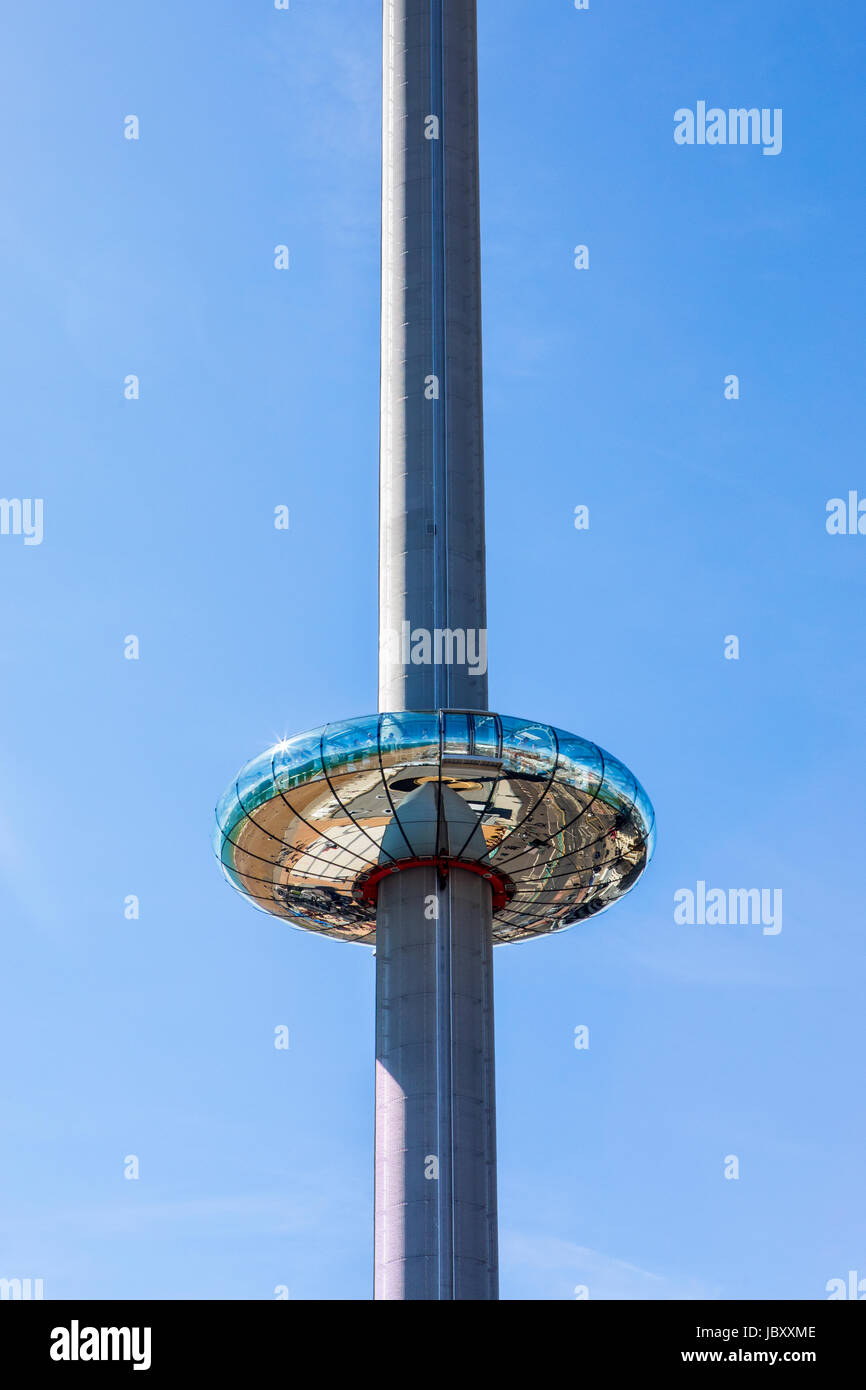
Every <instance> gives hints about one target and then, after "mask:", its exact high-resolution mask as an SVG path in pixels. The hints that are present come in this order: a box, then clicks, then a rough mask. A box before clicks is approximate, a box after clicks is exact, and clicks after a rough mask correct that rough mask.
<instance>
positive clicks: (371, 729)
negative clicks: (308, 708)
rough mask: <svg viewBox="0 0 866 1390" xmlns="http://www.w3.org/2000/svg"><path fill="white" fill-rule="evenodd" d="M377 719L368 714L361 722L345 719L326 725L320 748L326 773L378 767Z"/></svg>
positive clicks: (375, 716) (376, 716) (373, 715)
mask: <svg viewBox="0 0 866 1390" xmlns="http://www.w3.org/2000/svg"><path fill="white" fill-rule="evenodd" d="M378 725H379V718H378V715H375V714H371V715H369V716H367V717H366V718H364V719H344V720H341V721H340V722H339V723H338V724H328V725H327V726H326V728H325V736H324V741H323V745H322V753H323V759H324V764H325V767H326V768H327V770H328V772H329V773H332V772H334V773H340V772H346V771H347V770H348V769H349V768H369V767H374V768H377V767H378V766H379V732H378Z"/></svg>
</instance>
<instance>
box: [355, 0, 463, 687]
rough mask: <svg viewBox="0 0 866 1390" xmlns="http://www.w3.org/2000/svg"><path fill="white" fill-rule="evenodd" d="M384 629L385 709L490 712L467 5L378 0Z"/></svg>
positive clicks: (456, 0) (454, 0) (453, 0)
mask: <svg viewBox="0 0 866 1390" xmlns="http://www.w3.org/2000/svg"><path fill="white" fill-rule="evenodd" d="M437 631H439V632H444V633H452V634H456V637H455V639H454V641H449V639H447V638H446V639H445V648H446V651H447V653H448V655H450V656H452V657H456V658H457V659H455V660H451V661H448V660H445V661H440V662H436V661H435V660H434V661H429V662H423V661H422V662H413V661H412V660H411V659H410V660H409V661H408V662H407V661H406V655H407V651H409V650H411V645H412V639H411V634H412V633H414V632H426V633H429V634H431V640H432V635H433V634H435V633H436V632H437ZM379 632H380V644H381V645H380V662H379V708H380V709H383V710H400V709H448V708H451V709H486V708H487V676H486V641H487V599H486V584H485V548H484V432H483V423H482V377H481V239H480V227H479V200H478V64H477V36H476V17H475V0H384V104H383V158H382V400H381V447H380V495H379ZM461 643H463V644H475V646H474V648H473V650H475V651H477V649H478V644H479V643H483V646H484V654H485V661H484V662H483V663H481V662H479V661H477V660H476V661H474V662H473V660H472V659H471V658H472V651H469V650H466V653H465V657H466V659H464V660H462V661H461V660H460V659H459V657H460V655H461V647H460V644H461ZM481 664H483V665H484V671H483V672H480V671H479V672H478V673H477V674H473V671H477V670H478V667H479V666H480V665H481Z"/></svg>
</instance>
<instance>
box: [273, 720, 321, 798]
mask: <svg viewBox="0 0 866 1390" xmlns="http://www.w3.org/2000/svg"><path fill="white" fill-rule="evenodd" d="M321 741H322V730H321V729H311V730H310V732H309V733H306V734H296V735H295V737H294V738H290V739H287V740H286V742H285V743H281V744H278V746H277V747H276V748H275V749H272V750H271V753H272V756H273V765H274V780H275V782H276V785H277V789H278V790H279V791H281V792H288V791H291V789H292V787H297V786H299V785H300V784H301V783H302V782H309V781H312V780H314V779H315V778H316V777H321V776H322V759H321V755H320V748H321Z"/></svg>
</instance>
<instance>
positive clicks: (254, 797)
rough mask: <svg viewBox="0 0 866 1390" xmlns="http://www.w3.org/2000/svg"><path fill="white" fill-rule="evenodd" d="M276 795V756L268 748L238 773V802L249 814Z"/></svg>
mask: <svg viewBox="0 0 866 1390" xmlns="http://www.w3.org/2000/svg"><path fill="white" fill-rule="evenodd" d="M273 795H274V754H273V749H271V748H268V749H267V750H266V751H265V752H264V753H260V754H259V756H258V757H257V758H253V761H252V762H251V763H247V765H246V767H243V768H241V770H240V772H239V773H238V800H239V801H240V803H241V805H242V806H243V808H244V810H245V811H246V812H247V813H248V814H249V813H251V812H253V811H255V810H256V808H257V807H259V806H261V805H262V803H263V802H265V801H270V800H271V798H272V797H273Z"/></svg>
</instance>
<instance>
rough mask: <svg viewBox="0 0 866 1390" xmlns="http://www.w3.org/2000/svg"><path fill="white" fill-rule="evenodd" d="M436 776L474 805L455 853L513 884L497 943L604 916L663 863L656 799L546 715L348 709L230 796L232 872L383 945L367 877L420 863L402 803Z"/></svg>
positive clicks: (225, 828) (227, 841)
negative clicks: (354, 713) (654, 862)
mask: <svg viewBox="0 0 866 1390" xmlns="http://www.w3.org/2000/svg"><path fill="white" fill-rule="evenodd" d="M431 782H432V783H436V784H438V785H441V786H447V787H450V788H451V789H452V790H453V791H455V792H457V793H458V794H459V795H460V796H461V797H462V798H463V799H464V801H465V802H466V804H467V807H468V808H469V809H470V810H471V812H472V821H471V830H470V833H469V834H468V835H467V838H466V845H465V846H464V847H463V849H462V850H461V851H460V853H455V857H456V858H457V859H461V858H463V859H464V860H465V859H467V858H470V857H471V859H472V861H473V863H476V864H478V865H479V866H480V867H481V869H483V870H489V871H490V875H491V877H493V876H495V877H496V879H497V880H498V881H499V883H500V884H507V885H508V893H507V900H506V901H504V902H502V905H500V906H499V907H498V908H497V910H496V911H495V913H494V917H493V939H494V941H495V942H507V941H521V940H525V939H527V938H529V937H534V936H539V935H543V934H545V933H547V932H552V931H560V930H562V929H563V928H564V927H568V926H571V925H572V924H573V923H574V922H579V921H581V920H582V919H583V918H585V917H590V916H592V915H593V914H594V913H597V912H601V911H603V910H604V908H606V907H609V906H610V904H611V903H613V902H615V901H616V899H617V898H621V897H622V895H623V894H624V893H627V892H628V890H629V889H630V888H631V887H632V886H633V884H634V883H635V882H636V881H637V879H638V878H639V877H640V875H641V874H642V872H643V870H644V869H645V868H646V866H647V864H648V863H649V861H650V858H651V857H652V852H653V847H654V842H655V835H654V813H653V808H652V805H651V803H650V800H649V797H648V796H647V794H646V792H645V791H644V789H643V787H642V786H641V785H640V783H639V782H638V781H637V780H636V778H635V777H633V776H632V774H631V773H630V772H629V771H628V769H627V768H626V767H624V766H623V764H622V763H621V762H619V761H618V759H617V758H614V757H613V756H612V755H611V754H610V753H606V752H605V751H604V750H603V749H601V748H599V747H597V746H596V744H594V743H590V742H588V741H587V740H586V739H582V738H579V737H578V736H577V735H576V734H569V733H565V732H564V731H563V730H562V729H554V728H551V727H550V726H548V725H546V724H537V723H535V722H533V721H531V720H526V719H511V718H508V717H507V716H504V715H498V714H486V713H485V714H467V713H465V712H457V711H452V710H440V711H438V712H433V713H418V714H416V713H403V714H379V715H375V714H373V715H369V716H366V717H364V718H361V719H347V720H344V721H343V722H341V723H338V724H326V725H325V727H324V728H322V729H315V730H313V731H312V732H311V733H307V734H298V735H297V736H296V737H295V738H291V739H288V740H286V742H284V743H279V744H277V745H276V746H275V747H274V748H269V749H268V750H267V752H265V753H262V754H261V756H260V757H258V758H255V759H254V760H253V761H252V762H251V763H248V764H247V765H246V767H244V768H242V769H241V771H240V772H239V774H238V776H237V778H236V780H235V781H234V782H232V784H231V786H230V787H229V788H228V790H227V791H226V793H225V795H224V796H223V797H222V799H221V800H220V802H219V804H218V806H217V808H216V822H217V823H216V830H215V835H214V848H215V850H216V854H217V856H218V858H219V859H220V862H221V864H222V867H223V871H224V873H225V875H226V877H227V878H228V880H229V882H230V883H231V884H232V885H233V886H234V887H235V888H237V889H238V891H239V892H241V893H242V894H243V895H244V896H245V897H247V898H249V899H251V900H252V901H253V902H254V903H255V904H256V905H257V906H258V907H260V908H262V909H264V911H266V912H270V913H272V914H273V915H274V916H277V917H283V918H285V919H286V920H287V921H289V922H292V923H293V924H294V925H295V926H298V927H304V928H306V929H307V930H308V931H315V932H320V933H321V934H322V935H324V936H331V937H335V938H337V939H338V940H342V941H362V942H365V943H366V944H367V945H374V944H375V939H376V937H375V932H376V908H375V904H374V902H371V901H368V900H367V899H366V898H365V895H364V892H363V885H364V883H365V882H366V881H367V880H368V879H369V878H370V876H371V875H375V874H376V873H377V872H378V871H380V870H381V869H382V867H383V866H393V868H394V869H395V870H397V869H399V867H400V864H401V863H405V864H406V865H407V866H408V864H409V863H410V862H412V861H413V860H414V859H416V858H417V857H418V854H419V852H421V851H420V847H415V846H413V844H412V836H413V829H412V824H411V822H409V821H408V819H407V822H406V824H405V825H404V824H403V823H402V822H401V821H400V807H401V804H402V803H403V801H404V800H405V799H406V797H407V796H409V795H410V793H412V792H413V791H416V790H417V789H418V788H419V787H422V786H423V785H424V784H425V783H431ZM392 822H396V825H397V827H398V829H399V831H400V834H399V836H395V834H394V833H392V834H390V835H389V837H388V844H389V846H390V852H389V851H387V850H383V848H382V840H383V837H384V835H385V832H386V830H387V829H388V827H389V826H390V825H391V824H392ZM479 828H480V830H481V833H482V835H483V844H484V845H486V846H487V852H486V854H481V855H479V849H480V847H481V845H482V842H481V841H480V840H479V839H478V836H477V834H476V831H477V830H478V829H479ZM414 833H415V834H416V835H417V831H415V832H414ZM470 840H471V841H472V851H473V852H472V854H471V856H470V855H469V854H468V853H467V848H468V846H469V842H470ZM398 845H399V848H397V846H398ZM404 847H405V854H404V853H403V852H402V851H403V848H404ZM500 901H501V896H500Z"/></svg>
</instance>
